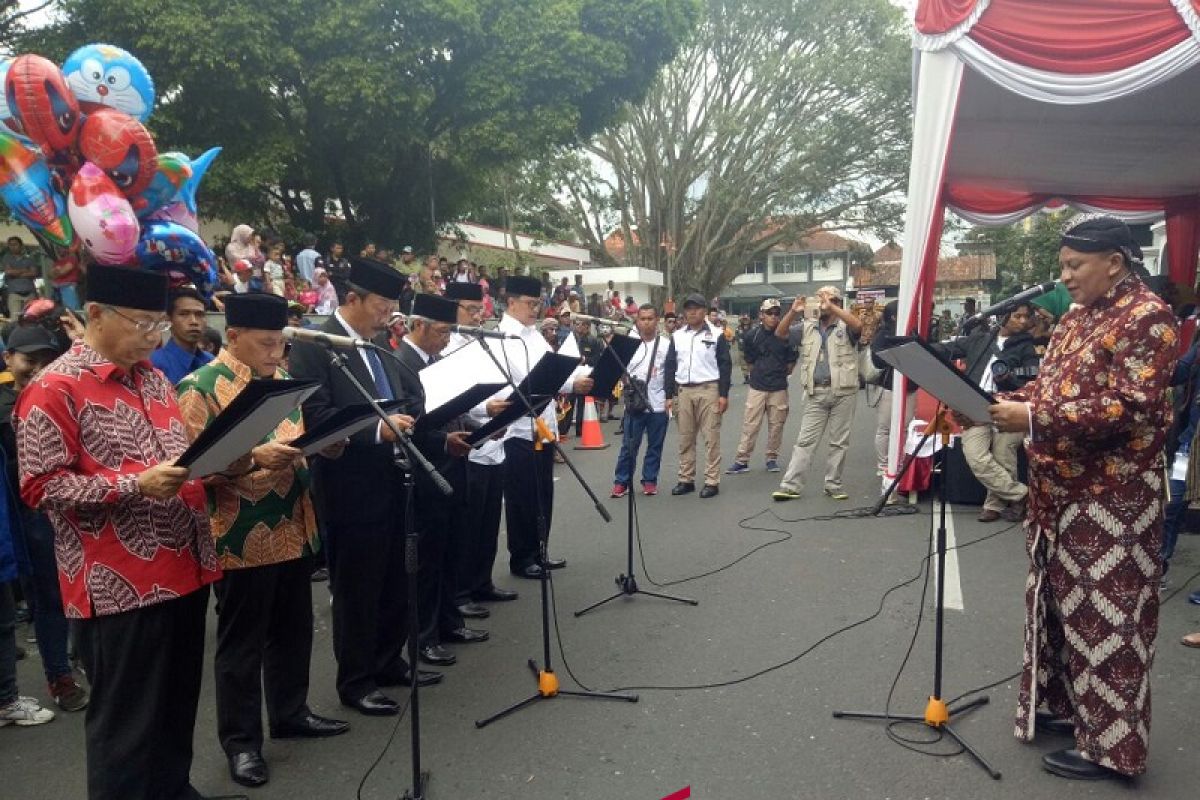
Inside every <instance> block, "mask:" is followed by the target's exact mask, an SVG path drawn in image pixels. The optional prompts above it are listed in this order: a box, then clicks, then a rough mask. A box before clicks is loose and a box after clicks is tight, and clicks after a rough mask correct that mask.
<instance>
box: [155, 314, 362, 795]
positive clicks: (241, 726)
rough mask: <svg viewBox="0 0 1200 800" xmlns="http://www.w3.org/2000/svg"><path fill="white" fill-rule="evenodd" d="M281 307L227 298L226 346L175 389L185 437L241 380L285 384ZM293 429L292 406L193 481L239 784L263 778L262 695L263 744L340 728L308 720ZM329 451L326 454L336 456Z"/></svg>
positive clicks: (302, 519) (304, 546)
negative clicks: (211, 564) (203, 512)
mask: <svg viewBox="0 0 1200 800" xmlns="http://www.w3.org/2000/svg"><path fill="white" fill-rule="evenodd" d="M287 311H288V304H287V301H286V300H284V299H283V298H282V297H279V296H278V295H273V294H242V295H230V297H229V298H228V300H227V301H226V303H225V331H226V335H227V337H228V341H227V344H226V346H225V347H224V348H223V349H222V350H221V353H220V355H218V356H217V357H216V359H214V360H213V361H212V362H211V363H209V364H207V365H205V366H203V367H201V368H200V369H198V370H196V371H195V372H193V373H192V374H191V375H189V376H188V377H186V378H184V379H183V381H182V382H181V383H180V384H179V408H180V411H181V412H182V414H183V420H184V423H185V424H186V425H187V427H188V434H189V435H190V437H191V438H192V439H195V438H196V437H197V436H199V435H200V433H201V432H202V431H203V430H204V429H205V428H207V427H208V426H209V425H211V424H212V422H213V420H215V419H216V418H217V415H218V414H220V413H221V411H222V409H224V408H225V407H226V406H228V405H229V403H231V402H233V400H234V399H235V398H236V397H237V396H238V395H239V394H241V392H242V390H244V389H245V388H246V387H247V386H248V385H249V384H250V382H251V381H252V380H255V379H258V378H274V379H276V380H287V378H288V375H287V373H286V372H284V371H283V369H282V368H281V365H282V363H283V353H284V339H283V333H282V331H283V327H284V325H285V324H286V323H287V321H288V320H287ZM303 432H304V424H303V421H302V419H301V413H300V409H296V410H295V411H293V412H292V414H291V415H289V416H288V418H287V419H285V420H284V421H283V422H281V423H279V426H278V427H277V428H276V429H275V430H274V432H272V433H271V434H270V435H268V436H267V438H266V439H265V440H264V441H263V442H262V444H260V445H258V446H257V447H255V448H254V449H253V450H251V451H250V454H249V457H248V458H246V459H244V461H243V462H239V463H237V464H234V465H232V466H231V467H230V469H229V470H228V471H226V472H224V473H221V474H218V475H214V476H212V477H210V478H207V479H205V488H206V491H207V494H208V509H209V519H210V522H211V525H212V531H213V536H214V537H215V540H216V546H217V558H218V559H219V560H220V563H221V568H222V569H224V570H225V577H224V579H223V580H221V581H220V582H218V583H217V585H216V587H215V592H216V595H217V600H218V616H217V656H216V661H215V665H214V669H213V672H214V674H215V677H216V689H217V735H218V736H219V737H220V740H221V749H223V750H224V751H225V756H226V758H227V759H228V760H229V774H230V776H231V777H232V778H233V779H234V780H235V781H237V782H238V783H240V784H242V785H244V786H261V785H262V784H264V783H266V782H267V779H268V771H267V764H266V762H265V761H264V760H263V757H262V743H263V732H262V698H263V689H264V688H265V690H266V699H267V718H268V719H269V720H270V724H271V737H272V738H274V739H283V738H296V737H322V736H336V735H337V734H339V733H345V732H346V730H347V729H348V728H349V725H348V724H347V723H345V722H342V721H341V720H334V719H327V718H325V717H320V716H317V715H316V714H314V713H312V711H311V710H310V709H309V707H308V702H307V700H308V665H309V661H310V660H311V657H312V636H313V614H312V583H311V581H310V579H309V576H310V574H311V572H312V564H311V558H310V556H311V555H312V553H313V552H315V551H316V549H317V548H318V547H319V546H320V544H319V540H318V539H317V525H316V519H315V518H314V516H313V508H312V502H311V500H310V499H309V496H308V480H309V477H308V468H307V466H306V465H305V463H304V458H303V456H302V455H301V453H300V451H299V450H296V449H295V448H293V447H290V446H288V443H289V442H290V441H291V440H293V439H295V438H296V437H298V436H299V435H300V434H302V433H303ZM340 449H341V448H340V446H339V447H337V448H336V449H335V450H332V451H330V452H328V455H330V456H336V455H338V452H339V451H340Z"/></svg>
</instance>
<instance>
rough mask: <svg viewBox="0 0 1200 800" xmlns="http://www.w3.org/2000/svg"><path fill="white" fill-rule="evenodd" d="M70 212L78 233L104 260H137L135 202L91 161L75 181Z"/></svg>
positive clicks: (69, 197) (92, 252)
mask: <svg viewBox="0 0 1200 800" xmlns="http://www.w3.org/2000/svg"><path fill="white" fill-rule="evenodd" d="M67 213H68V214H69V215H70V217H71V224H72V225H74V226H75V233H76V235H77V236H78V237H79V240H80V241H81V242H82V243H83V246H84V247H86V248H87V249H88V252H90V253H91V254H92V257H93V258H95V259H96V261H98V262H99V263H101V264H128V263H130V262H131V261H132V260H133V254H134V250H135V248H136V247H137V243H138V236H139V234H140V228H139V226H138V220H137V216H136V215H135V214H134V213H133V206H131V205H130V204H129V201H128V200H126V199H125V195H123V194H122V193H121V191H120V190H119V189H118V188H117V185H116V184H115V183H113V180H112V178H110V177H108V175H106V174H105V173H104V170H102V169H100V168H99V167H97V166H96V165H95V164H93V163H91V162H90V161H89V162H87V163H86V164H84V165H83V166H82V167H81V168H80V169H79V172H78V173H77V174H76V175H75V180H74V181H72V182H71V191H70V192H68V196H67Z"/></svg>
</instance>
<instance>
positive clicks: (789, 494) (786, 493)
mask: <svg viewBox="0 0 1200 800" xmlns="http://www.w3.org/2000/svg"><path fill="white" fill-rule="evenodd" d="M771 499H772V500H778V501H780V502H782V501H784V500H799V499H800V493H799V492H794V491H792V490H791V489H784V488H783V487H782V486H781V487H780V488H778V489H776V490H775V491H773V492H771Z"/></svg>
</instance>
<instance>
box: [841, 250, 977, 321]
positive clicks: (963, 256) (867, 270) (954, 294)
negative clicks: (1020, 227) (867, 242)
mask: <svg viewBox="0 0 1200 800" xmlns="http://www.w3.org/2000/svg"><path fill="white" fill-rule="evenodd" d="M901 255H902V251H901V248H900V246H899V245H897V244H896V243H895V242H889V243H888V244H886V245H884V246H883V247H881V248H879V249H878V250H876V251H875V253H874V254H873V256H872V257H871V260H870V262H868V263H867V264H864V265H863V266H861V267H858V268H856V269H855V270H854V283H855V285H856V286H858V287H860V288H867V287H873V288H877V289H883V290H884V294H885V295H886V296H887V297H895V296H897V295H898V294H899V289H900V257H901ZM996 283H997V272H996V254H995V253H993V252H991V250H989V249H987V248H986V246H984V247H981V246H979V245H972V244H970V243H967V242H962V243H960V244H959V245H958V252H957V253H955V254H954V255H951V256H943V257H941V258H939V259H938V267H937V283H936V284H935V285H934V287H933V313H934V315H935V316H937V315H938V314H941V313H942V311H943V310H944V309H949V310H950V313H951V314H953V315H954V316H955V317H957V316H958V315H959V314H961V313H962V304H963V301H965V300H967V299H968V298H974V299H975V301H976V302H977V303H979V304H981V305H987V304H988V302H989V301H990V300H991V297H992V295H993V294H994V292H995V291H996V290H997V288H998V287H997V286H996Z"/></svg>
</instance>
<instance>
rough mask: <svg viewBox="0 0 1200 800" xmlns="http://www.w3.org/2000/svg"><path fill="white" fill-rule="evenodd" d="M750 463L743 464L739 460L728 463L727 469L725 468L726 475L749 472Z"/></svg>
mask: <svg viewBox="0 0 1200 800" xmlns="http://www.w3.org/2000/svg"><path fill="white" fill-rule="evenodd" d="M749 471H750V465H749V464H743V463H742V462H740V461H735V462H733V463H732V464H730V465H729V469H727V470H725V474H726V475H741V474H742V473H743V472H749Z"/></svg>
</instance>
